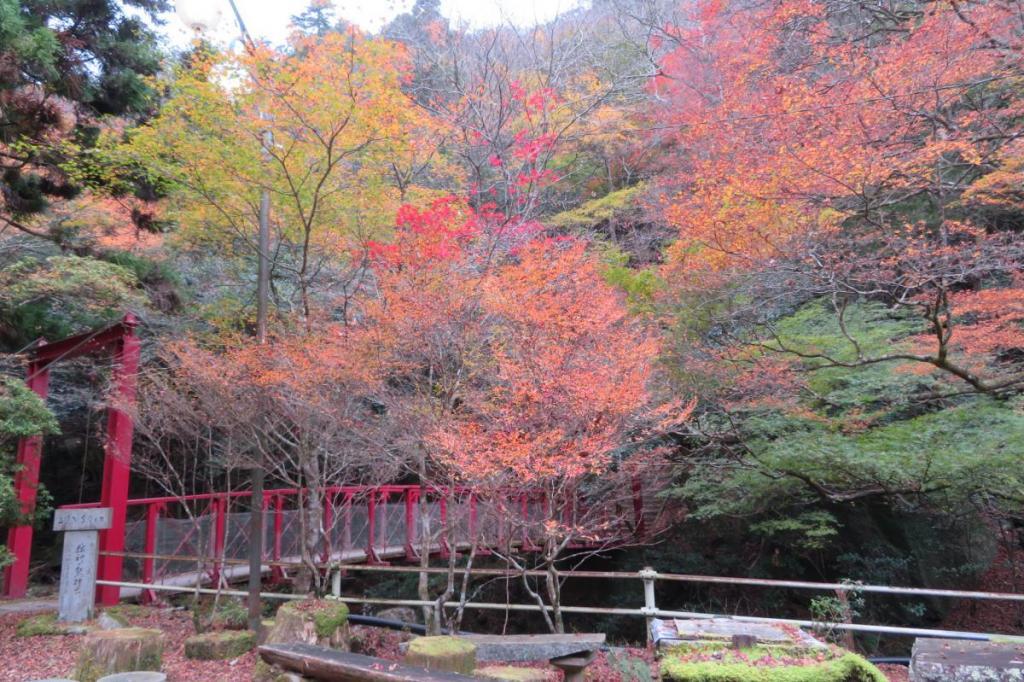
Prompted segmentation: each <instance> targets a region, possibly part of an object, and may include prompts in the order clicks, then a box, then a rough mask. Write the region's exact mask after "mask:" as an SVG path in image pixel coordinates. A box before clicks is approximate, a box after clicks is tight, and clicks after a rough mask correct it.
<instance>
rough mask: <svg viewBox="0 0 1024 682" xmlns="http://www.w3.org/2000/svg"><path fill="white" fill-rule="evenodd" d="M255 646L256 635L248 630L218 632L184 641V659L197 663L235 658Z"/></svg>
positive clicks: (206, 633) (195, 636)
mask: <svg viewBox="0 0 1024 682" xmlns="http://www.w3.org/2000/svg"><path fill="white" fill-rule="evenodd" d="M254 646H256V634H255V633H253V632H249V631H248V630H220V631H215V632H204V633H203V634H201V635H193V636H192V637H189V638H188V639H186V640H185V657H186V658H192V659H195V660H199V661H222V660H224V659H228V658H237V657H239V656H241V655H242V654H244V653H245V652H247V651H249V650H250V649H252V648H253V647H254Z"/></svg>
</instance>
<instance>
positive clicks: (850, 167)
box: [0, 0, 1024, 630]
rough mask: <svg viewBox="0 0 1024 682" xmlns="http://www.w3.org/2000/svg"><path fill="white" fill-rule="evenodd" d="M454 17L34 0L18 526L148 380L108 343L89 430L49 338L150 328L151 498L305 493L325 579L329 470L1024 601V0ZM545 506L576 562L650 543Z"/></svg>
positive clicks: (76, 486)
mask: <svg viewBox="0 0 1024 682" xmlns="http://www.w3.org/2000/svg"><path fill="white" fill-rule="evenodd" d="M439 7H440V5H439V3H438V2H437V0H417V2H416V3H415V6H414V7H413V8H412V9H411V10H409V11H408V12H406V13H404V14H401V15H399V16H397V17H396V18H394V19H393V20H391V21H390V22H389V23H387V24H386V25H385V26H384V27H383V28H382V29H381V30H380V31H378V32H366V31H363V30H361V29H360V28H359V27H358V26H356V25H354V24H351V23H349V22H348V21H347V20H346V18H345V17H342V16H337V14H336V12H335V10H334V9H333V7H332V6H331V5H330V4H329V2H326V0H314V2H313V4H312V5H311V6H310V7H308V8H307V9H305V10H304V11H302V12H301V13H300V14H298V15H297V16H295V17H294V18H293V25H292V27H291V28H292V31H291V37H290V39H289V40H288V42H287V44H284V45H272V44H269V43H267V42H263V41H260V40H257V41H255V42H254V43H251V44H250V43H247V42H245V41H238V42H237V43H235V44H233V45H231V46H225V45H218V44H214V43H211V42H207V41H206V40H205V39H203V37H202V36H197V40H196V41H195V42H194V44H193V45H191V46H190V47H189V48H188V49H185V50H178V49H175V48H174V47H173V46H172V45H171V44H170V42H169V41H168V40H167V39H166V38H164V37H163V33H162V29H161V24H160V22H161V17H163V16H165V15H164V14H163V13H165V12H167V11H169V10H170V8H169V7H167V6H165V3H164V2H162V1H161V0H126V1H125V2H117V1H116V0H102V1H95V0H89V1H86V0H74V1H69V2H62V3H50V2H39V1H37V0H0V166H2V170H3V177H2V182H0V192H2V194H0V351H3V355H0V372H2V375H0V452H2V455H3V459H2V463H0V518H2V519H3V521H4V523H6V524H13V523H15V522H16V521H17V519H18V516H19V510H18V506H17V504H16V502H15V500H14V499H13V497H12V494H13V493H12V487H11V478H12V476H13V474H14V472H15V464H14V459H13V458H14V442H15V439H16V438H17V437H18V436H20V435H23V434H25V433H31V432H35V431H40V430H42V431H45V432H48V433H50V434H51V435H49V436H48V437H47V448H48V454H47V456H48V457H50V459H49V460H48V461H49V462H50V463H51V464H49V465H48V466H47V468H46V469H44V474H43V483H44V486H45V487H46V488H47V489H48V490H49V492H50V495H51V496H52V501H53V503H55V504H65V503H72V502H79V501H82V500H91V499H94V498H95V497H96V494H97V493H96V491H97V490H98V485H99V484H98V481H99V478H100V472H99V471H98V469H99V468H100V466H101V464H100V462H101V459H100V457H101V453H100V452H99V450H100V449H101V448H100V445H99V443H100V439H101V437H102V429H103V419H102V409H103V408H104V407H105V406H106V405H107V404H109V402H110V400H112V398H108V396H107V392H106V389H107V380H108V379H109V373H110V372H109V370H110V362H109V359H107V358H104V357H96V358H93V359H81V360H75V361H74V362H69V363H66V364H64V365H62V366H61V367H60V369H59V370H55V373H54V377H53V378H51V386H52V387H53V395H52V396H51V399H50V401H49V403H48V406H49V411H50V413H48V412H47V408H46V407H44V406H43V405H42V403H40V402H39V401H37V400H35V399H34V397H33V396H32V395H31V394H30V393H29V392H27V391H26V390H25V389H23V388H22V386H21V383H20V377H22V376H23V375H24V372H25V366H24V363H25V356H24V353H25V351H26V350H28V349H30V348H31V347H32V346H33V344H36V343H38V339H40V338H45V339H47V340H50V341H53V340H57V339H60V338H62V337H65V336H68V335H70V334H75V333H80V332H84V331H88V330H92V329H98V328H101V327H103V326H104V325H107V324H110V323H113V322H115V321H117V320H118V319H120V318H121V317H122V316H123V315H124V314H125V313H126V312H132V313H134V314H135V315H136V316H137V317H138V318H139V319H140V334H141V336H142V338H143V367H142V370H141V374H140V384H139V400H138V403H137V405H135V406H127V405H122V406H121V407H123V408H124V409H126V410H130V411H131V413H132V415H133V417H134V418H135V420H136V434H135V443H136V446H135V447H136V451H135V462H134V464H133V466H134V468H135V472H136V478H135V479H134V480H133V492H135V493H138V494H143V493H151V494H168V495H182V494H188V493H193V492H204V491H207V490H223V489H225V487H230V486H233V487H236V488H244V487H246V486H247V485H248V480H249V476H250V475H251V471H252V470H253V469H260V470H263V471H264V472H265V474H266V477H267V481H268V483H267V485H268V486H269V485H279V486H296V487H307V488H308V489H309V490H310V493H309V499H308V500H307V501H306V512H307V514H308V520H309V527H308V528H306V533H305V535H306V537H305V538H304V543H303V546H302V551H303V556H304V557H305V559H306V560H307V563H309V564H310V566H312V565H313V557H314V555H316V553H317V551H318V550H317V547H318V546H319V545H318V543H320V542H321V537H320V536H319V535H318V534H317V532H318V531H317V528H318V527H319V523H320V522H319V521H316V520H315V519H317V518H318V514H319V515H321V516H322V507H323V504H324V499H323V494H324V493H323V490H324V489H325V488H326V487H328V486H330V485H336V484H342V483H344V484H346V485H347V484H354V483H366V484H383V483H392V482H405V483H420V484H423V485H437V486H455V485H489V486H498V487H500V486H511V485H517V486H519V485H521V486H538V487H540V488H543V489H545V490H547V491H549V493H550V495H551V496H552V498H554V499H563V498H565V497H566V496H569V495H575V494H576V493H577V491H578V490H580V489H585V490H587V491H589V493H588V494H590V495H593V496H598V497H601V498H602V499H605V500H612V501H616V502H617V501H620V498H621V501H622V505H624V506H627V507H628V505H629V504H631V503H630V502H629V500H628V499H627V491H629V490H630V482H631V481H634V480H638V479H641V478H642V479H643V480H644V481H648V482H650V483H649V485H651V486H653V487H654V492H651V493H650V496H649V500H648V503H649V504H651V506H652V508H653V507H657V510H656V512H652V513H651V514H650V519H649V521H650V524H651V525H650V527H649V528H647V529H646V530H647V531H649V532H650V533H651V537H650V538H649V543H648V544H649V546H647V547H646V548H644V549H643V550H637V551H635V552H631V553H625V554H615V553H614V552H612V553H610V554H608V555H606V556H604V557H603V558H600V559H597V561H603V562H606V563H607V564H609V565H612V564H614V565H617V566H620V567H628V568H630V569H637V568H640V567H641V566H643V565H648V564H649V565H654V566H655V567H656V568H658V569H659V570H666V571H674V572H678V573H685V572H705V573H710V574H719V575H750V576H774V577H784V578H792V579H800V578H804V579H815V580H817V579H825V580H830V581H832V580H835V581H838V580H842V579H849V580H862V581H865V582H872V583H888V584H906V585H923V586H962V587H977V586H979V585H980V586H985V581H986V580H988V579H989V578H985V576H992V575H996V574H998V575H999V576H1002V577H1001V578H1000V579H1001V580H1002V579H1003V578H1005V576H1007V575H1009V576H1010V577H1009V578H1006V580H1007V581H1008V583H1010V584H1002V585H1000V587H1001V588H1002V589H1008V590H1009V589H1017V590H1019V589H1020V587H1021V585H1020V584H1018V583H1017V580H1018V577H1017V576H1018V570H1017V569H1018V568H1019V567H1020V566H1021V565H1022V564H1020V563H1019V559H1018V554H1019V553H1020V551H1021V545H1020V537H1019V527H1020V524H1021V522H1022V521H1024V62H1022V60H1021V54H1022V47H1024V42H1022V41H1024V5H1021V3H1020V2H1018V1H1016V0H943V1H942V2H924V1H917V0H901V1H896V0H883V1H882V2H878V1H871V2H868V1H861V0H785V1H782V0H772V1H769V2H749V1H746V0H682V1H677V0H593V2H592V3H590V4H589V5H587V6H584V7H580V8H576V9H572V10H569V11H566V12H565V13H563V14H562V15H561V16H559V17H558V18H557V19H555V20H553V21H551V22H549V23H546V24H543V25H537V26H530V27H523V26H511V25H505V26H500V27H497V28H487V29H469V28H467V27H463V26H459V25H455V24H453V23H452V22H450V21H449V20H447V19H446V18H445V17H444V16H442V14H441V12H440V9H439ZM263 195H266V196H267V197H268V198H269V202H270V204H269V206H270V211H269V227H270V247H269V251H268V252H267V253H266V254H264V255H265V256H266V257H267V259H268V261H269V267H270V280H269V313H268V322H267V327H268V332H267V339H266V340H265V342H261V341H262V340H261V339H257V335H256V333H257V298H256V291H257V264H258V261H259V259H260V255H261V254H260V250H259V249H260V247H259V241H258V226H259V215H260V207H261V197H262V196H263ZM655 492H656V494H655ZM37 516H39V517H40V518H42V519H45V518H46V515H45V514H37ZM546 523H547V525H546V526H545V528H546V531H545V532H546V533H547V535H546V538H547V540H546V544H545V545H544V547H543V550H542V551H541V552H540V553H539V554H538V557H537V560H536V564H535V565H534V566H536V567H540V568H545V569H546V568H550V567H552V566H556V565H558V563H559V562H560V561H562V560H563V557H564V555H565V551H566V548H567V547H570V546H571V545H572V544H573V543H575V542H577V541H579V540H580V539H581V538H582V539H587V538H593V537H598V536H600V534H601V533H602V532H604V531H606V530H607V528H608V527H609V525H608V524H609V523H610V522H609V521H608V519H607V517H606V516H601V517H598V515H596V514H594V515H592V516H591V517H585V516H584V517H581V518H578V519H575V520H574V521H573V522H572V523H566V522H564V521H563V518H562V517H560V516H558V515H557V514H556V515H553V516H552V518H550V519H547V520H546ZM39 558H40V559H43V558H45V555H43V554H40V555H39ZM51 567H52V562H51ZM38 575H39V576H40V577H45V576H46V575H47V569H46V568H45V567H44V568H43V569H42V570H41V571H40V573H39V574H38ZM306 579H307V580H309V581H311V582H312V583H313V586H312V587H313V589H321V590H322V589H324V585H322V584H320V581H321V580H323V579H324V577H323V576H322V575H321V574H320V573H319V572H317V571H316V570H312V569H311V570H310V571H309V575H307V576H306ZM524 582H525V581H524ZM548 587H549V588H550V587H551V586H550V584H549V585H548ZM419 589H420V594H421V595H426V594H427V592H425V591H424V590H426V589H427V588H426V586H425V585H424V584H421V585H420V586H419ZM450 589H451V588H450V586H449V590H450ZM536 589H537V591H538V592H542V590H541V589H540V587H537V588H536ZM552 589H554V588H552ZM559 589H560V588H559ZM555 592H556V593H557V589H555ZM531 595H532V596H537V594H534V593H532V592H531ZM428 596H429V595H428ZM676 596H677V597H678V599H679V600H680V602H686V603H687V604H690V605H694V606H699V607H701V608H704V607H707V608H710V607H711V606H718V607H719V608H732V607H733V606H735V601H733V600H735V599H737V597H736V595H735V594H734V593H731V592H715V591H714V590H709V591H703V592H699V593H695V592H682V591H681V592H679V593H678V594H677V595H676ZM537 598H538V599H539V598H540V597H537ZM544 598H545V599H552V600H554V601H555V602H556V603H557V601H558V599H557V595H556V596H551V594H550V593H548V594H545V597H544ZM615 598H617V597H616V596H615V595H612V596H611V599H613V600H614V599H615ZM950 606H952V605H951V604H949V603H942V604H940V603H938V601H935V602H932V601H921V602H920V603H913V604H909V605H908V604H906V603H903V604H902V605H898V606H897V605H892V604H889V603H888V602H884V603H878V602H876V603H874V605H873V606H871V607H870V608H872V609H876V611H873V612H872V613H871V614H867V615H871V616H874V617H876V618H877V619H880V620H884V619H889V620H899V621H900V622H903V623H910V624H935V623H939V622H941V621H942V619H943V618H945V617H946V616H947V613H946V611H947V609H948V608H949V607H950ZM752 608H755V609H758V610H760V611H762V612H765V611H767V610H769V609H770V608H771V605H770V604H767V603H765V604H760V605H755V606H754V607H752ZM460 618H461V615H460ZM551 619H552V620H550V621H549V622H548V625H549V626H550V627H551V628H552V629H559V630H560V629H563V628H564V623H562V622H561V619H562V616H561V614H560V613H558V611H557V609H556V610H555V613H554V614H553V615H552V616H551ZM1009 621H1012V622H1009ZM1001 627H1003V628H1011V629H1013V630H1024V620H1021V619H1020V614H1019V613H1016V614H1014V615H1012V617H1008V622H1004V623H1002V624H1001Z"/></svg>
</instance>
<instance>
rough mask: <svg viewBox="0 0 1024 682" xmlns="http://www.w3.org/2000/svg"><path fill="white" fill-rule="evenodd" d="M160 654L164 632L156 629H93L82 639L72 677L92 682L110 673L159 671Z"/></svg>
mask: <svg viewBox="0 0 1024 682" xmlns="http://www.w3.org/2000/svg"><path fill="white" fill-rule="evenodd" d="M163 653H164V633H163V632H161V631H160V630H151V629H147V628H120V629H117V630H96V631H94V632H90V633H89V634H87V635H86V636H85V638H84V639H83V640H82V648H81V650H80V651H79V654H78V667H77V668H76V669H75V678H76V679H78V680H79V682H96V680H98V679H100V678H101V677H104V676H106V675H113V674H114V673H126V672H133V671H136V670H148V671H159V670H160V665H161V663H162V660H163Z"/></svg>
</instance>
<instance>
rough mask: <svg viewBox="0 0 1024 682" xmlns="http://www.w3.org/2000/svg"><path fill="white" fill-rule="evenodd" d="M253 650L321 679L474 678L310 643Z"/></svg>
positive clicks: (457, 681) (440, 681) (415, 681)
mask: <svg viewBox="0 0 1024 682" xmlns="http://www.w3.org/2000/svg"><path fill="white" fill-rule="evenodd" d="M257 651H259V654H260V657H262V658H263V660H264V661H266V662H267V663H270V664H271V665H276V666H279V667H281V668H284V669H285V670H291V671H293V672H296V673H299V674H300V675H303V676H305V677H312V678H313V679H315V680H322V681H323V682H467V681H469V680H475V679H476V678H475V677H468V676H466V675H459V674H456V673H449V672H440V671H437V670H427V669H426V668H421V667H419V666H413V665H404V664H402V663H395V662H394V661H386V660H384V659H383V658H374V657H373V656H364V655H362V654H353V653H349V652H348V651H339V650H337V649H328V648H326V647H321V646H314V645H312V644H266V645H263V646H261V647H259V649H257Z"/></svg>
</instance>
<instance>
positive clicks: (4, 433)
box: [0, 376, 58, 452]
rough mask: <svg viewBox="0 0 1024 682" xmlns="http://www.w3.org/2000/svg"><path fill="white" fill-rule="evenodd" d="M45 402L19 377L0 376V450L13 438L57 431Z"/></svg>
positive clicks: (54, 421)
mask: <svg viewBox="0 0 1024 682" xmlns="http://www.w3.org/2000/svg"><path fill="white" fill-rule="evenodd" d="M57 431H58V426H57V420H56V418H55V417H54V416H53V413H52V412H50V410H49V409H48V408H47V407H46V403H44V402H43V400H42V399H41V398H40V397H39V396H37V395H36V394H35V393H33V392H32V391H30V390H29V389H28V387H27V386H26V385H25V384H24V383H23V382H22V381H20V380H19V379H14V378H12V377H3V376H0V452H3V451H4V445H5V444H6V445H10V443H11V442H13V440H14V439H16V438H23V437H25V436H34V435H36V434H40V433H41V434H47V433H57Z"/></svg>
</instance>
